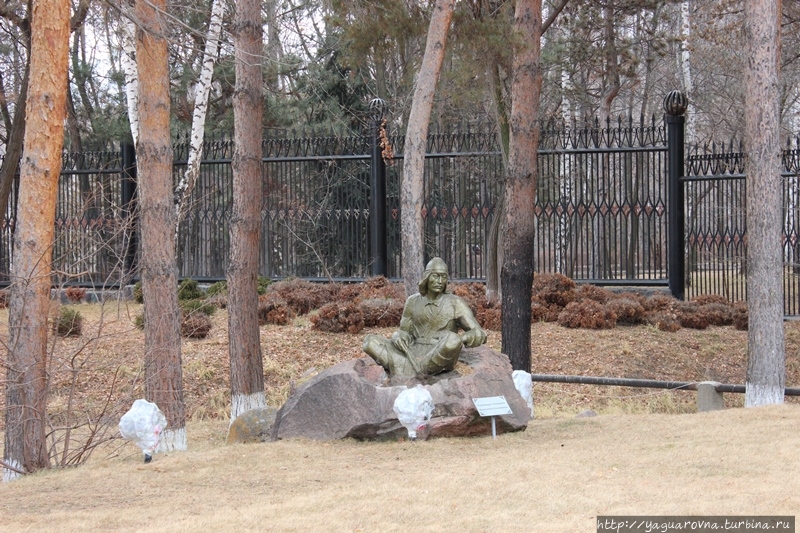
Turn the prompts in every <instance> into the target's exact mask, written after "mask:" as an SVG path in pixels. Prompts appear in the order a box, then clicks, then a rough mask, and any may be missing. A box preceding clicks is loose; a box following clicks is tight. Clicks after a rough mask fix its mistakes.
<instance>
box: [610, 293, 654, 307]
mask: <svg viewBox="0 0 800 533" xmlns="http://www.w3.org/2000/svg"><path fill="white" fill-rule="evenodd" d="M617 298H627V299H628V300H633V301H635V302H639V305H641V306H642V308H644V304H645V302H647V296H645V295H643V294H642V293H640V292H621V293H619V294H618V295H617Z"/></svg>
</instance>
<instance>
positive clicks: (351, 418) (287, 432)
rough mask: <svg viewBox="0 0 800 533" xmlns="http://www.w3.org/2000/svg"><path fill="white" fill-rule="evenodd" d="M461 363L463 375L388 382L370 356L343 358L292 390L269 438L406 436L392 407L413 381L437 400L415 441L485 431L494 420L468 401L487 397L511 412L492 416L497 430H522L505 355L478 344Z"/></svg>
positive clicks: (522, 406) (523, 418)
mask: <svg viewBox="0 0 800 533" xmlns="http://www.w3.org/2000/svg"><path fill="white" fill-rule="evenodd" d="M459 361H460V362H461V363H464V364H465V365H467V367H469V370H468V371H465V372H464V374H465V375H462V374H460V373H459V372H458V369H457V370H456V371H452V372H446V373H443V374H439V375H436V376H431V377H427V378H425V379H424V380H423V381H420V380H417V379H411V380H407V381H406V382H404V383H403V384H399V383H393V382H391V381H390V380H389V379H387V376H386V372H385V371H384V370H383V368H382V367H380V366H379V365H377V364H376V363H375V362H374V361H373V360H372V359H371V358H368V357H364V358H361V359H354V360H351V361H346V362H344V363H340V364H338V365H336V366H333V367H331V368H329V369H328V370H326V371H324V372H321V373H320V374H319V375H317V376H315V377H313V378H312V379H310V380H309V381H307V382H306V383H304V384H303V385H302V386H300V387H299V388H298V389H297V391H296V392H295V393H294V394H293V395H292V396H291V397H290V398H289V400H288V401H287V402H286V403H285V404H284V405H283V407H281V409H280V411H278V414H277V416H276V420H275V425H274V427H273V430H272V439H273V440H277V439H284V438H292V437H305V438H309V439H315V440H330V439H343V438H348V437H349V438H355V439H364V440H393V439H399V438H406V437H407V436H408V433H407V431H406V429H405V428H404V427H403V426H402V425H401V424H400V422H399V421H398V420H397V415H396V414H395V413H394V410H393V405H394V401H395V399H396V398H397V395H398V394H400V393H401V392H402V391H403V390H405V386H408V387H413V386H414V385H416V384H417V383H421V384H422V385H423V386H425V388H426V389H428V391H429V392H430V393H431V396H432V397H433V402H434V405H435V408H434V411H433V416H432V418H431V420H430V421H429V422H428V425H427V427H426V428H425V429H424V430H421V431H419V432H418V433H417V439H420V440H422V439H427V438H431V437H463V436H474V435H490V434H491V419H490V418H483V417H481V416H479V415H478V412H477V410H476V409H475V405H474V404H473V403H472V398H483V397H487V396H505V398H506V401H507V402H508V404H509V406H510V407H511V410H512V411H513V413H512V414H510V415H504V416H498V417H496V424H497V431H498V433H503V432H510V431H522V430H524V429H525V428H526V427H527V425H528V421H529V420H530V409H529V408H528V405H527V404H526V403H525V400H523V399H522V397H521V396H520V395H519V393H518V392H517V390H516V388H515V387H514V382H513V381H512V379H511V364H510V363H509V361H508V357H507V356H505V355H503V354H501V353H498V352H496V351H494V350H492V349H490V348H487V347H486V346H481V347H479V348H473V349H464V350H463V351H462V352H461V357H460V358H459ZM462 368H463V367H462Z"/></svg>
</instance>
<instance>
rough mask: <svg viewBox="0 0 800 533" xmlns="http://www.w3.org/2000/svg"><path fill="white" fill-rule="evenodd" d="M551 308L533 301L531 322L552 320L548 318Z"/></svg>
mask: <svg viewBox="0 0 800 533" xmlns="http://www.w3.org/2000/svg"><path fill="white" fill-rule="evenodd" d="M549 310H550V308H549V307H548V306H546V305H544V304H542V303H541V302H537V301H536V300H533V301H532V302H531V322H552V320H550V321H548V320H547V318H548V311H549Z"/></svg>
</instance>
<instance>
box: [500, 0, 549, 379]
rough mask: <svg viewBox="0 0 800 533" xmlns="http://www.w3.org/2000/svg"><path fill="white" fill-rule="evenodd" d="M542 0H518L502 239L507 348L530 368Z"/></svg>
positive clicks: (519, 366)
mask: <svg viewBox="0 0 800 533" xmlns="http://www.w3.org/2000/svg"><path fill="white" fill-rule="evenodd" d="M541 28H542V2H541V0H517V5H516V9H515V11H514V30H515V33H516V35H517V36H518V38H519V42H518V45H517V47H516V49H515V51H514V62H513V67H512V70H513V77H512V85H511V101H512V103H511V139H510V144H509V153H508V169H507V172H506V189H505V201H506V224H505V226H506V228H505V229H506V231H505V235H504V239H503V249H504V250H505V252H504V263H503V268H502V272H501V275H500V276H501V279H502V285H503V295H502V312H503V325H502V330H503V352H504V353H505V354H507V355H508V356H509V358H510V359H511V366H512V367H513V368H514V369H515V370H525V371H527V372H530V369H531V285H532V283H533V257H534V249H533V246H534V230H535V226H534V221H535V217H534V204H533V202H534V200H535V196H536V179H537V169H536V160H537V153H536V152H537V150H538V147H539V117H538V115H539V97H540V94H541V88H542V73H541V69H540V68H539V55H540V46H539V38H540V35H541Z"/></svg>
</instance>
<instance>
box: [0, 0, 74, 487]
mask: <svg viewBox="0 0 800 533" xmlns="http://www.w3.org/2000/svg"><path fill="white" fill-rule="evenodd" d="M32 7H33V10H32V16H31V21H32V24H31V52H30V81H31V83H30V89H29V91H28V99H27V101H26V102H25V107H26V115H27V117H28V127H27V128H26V129H25V142H24V145H25V149H24V153H23V161H22V167H21V170H20V199H19V220H18V222H17V227H16V231H15V232H14V249H15V258H14V265H13V269H12V276H13V280H14V284H13V285H12V288H11V302H10V307H9V330H10V331H9V345H8V346H9V348H8V368H7V380H6V417H5V447H4V450H3V465H4V468H3V480H4V481H9V480H11V479H14V478H16V477H18V476H19V475H21V474H23V473H28V472H34V471H36V470H39V469H41V468H46V467H47V466H49V458H48V453H47V446H46V441H45V415H46V408H47V318H48V315H49V311H50V273H51V269H52V257H53V249H52V243H53V237H54V234H55V215H56V196H57V192H58V178H59V174H60V173H61V149H62V146H63V143H64V119H65V117H66V94H67V69H68V59H69V2H68V1H66V0H48V1H44V0H35V1H34V2H33V6H32ZM20 105H21V102H20Z"/></svg>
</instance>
